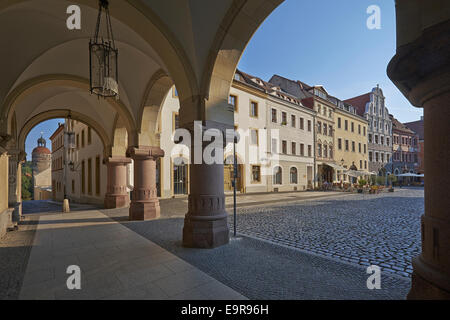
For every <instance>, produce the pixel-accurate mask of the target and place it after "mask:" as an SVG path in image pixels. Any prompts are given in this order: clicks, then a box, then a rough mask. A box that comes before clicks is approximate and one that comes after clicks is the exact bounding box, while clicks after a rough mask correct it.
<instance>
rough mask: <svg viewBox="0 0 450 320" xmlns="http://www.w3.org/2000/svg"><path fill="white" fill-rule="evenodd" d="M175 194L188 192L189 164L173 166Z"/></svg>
mask: <svg viewBox="0 0 450 320" xmlns="http://www.w3.org/2000/svg"><path fill="white" fill-rule="evenodd" d="M173 194H174V195H180V194H187V165H186V164H184V163H183V164H180V165H174V166H173Z"/></svg>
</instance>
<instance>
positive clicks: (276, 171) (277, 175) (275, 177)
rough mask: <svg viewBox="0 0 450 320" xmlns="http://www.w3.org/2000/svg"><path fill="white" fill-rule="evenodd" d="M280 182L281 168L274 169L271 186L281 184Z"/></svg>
mask: <svg viewBox="0 0 450 320" xmlns="http://www.w3.org/2000/svg"><path fill="white" fill-rule="evenodd" d="M282 182H283V180H282V170H281V167H275V168H274V169H273V184H281V183H282Z"/></svg>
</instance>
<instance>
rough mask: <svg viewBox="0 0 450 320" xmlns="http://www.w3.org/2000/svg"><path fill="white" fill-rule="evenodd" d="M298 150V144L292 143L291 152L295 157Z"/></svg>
mask: <svg viewBox="0 0 450 320" xmlns="http://www.w3.org/2000/svg"><path fill="white" fill-rule="evenodd" d="M295 149H296V143H295V142H291V151H292V154H293V155H296V154H297V150H295Z"/></svg>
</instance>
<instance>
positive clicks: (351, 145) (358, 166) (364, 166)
mask: <svg viewBox="0 0 450 320" xmlns="http://www.w3.org/2000/svg"><path fill="white" fill-rule="evenodd" d="M367 127H368V124H367V120H366V119H364V118H362V117H360V116H359V115H357V114H356V113H355V111H354V108H353V107H352V106H349V105H345V104H341V105H340V106H339V107H337V108H336V109H335V144H336V148H335V150H336V151H335V160H336V163H337V164H339V165H340V166H342V167H344V168H345V169H346V170H354V171H362V172H367V173H368V161H369V157H368V146H367V130H368V128H367ZM342 171H343V170H338V171H337V175H336V179H337V181H342V182H349V181H351V180H352V179H351V177H349V176H348V174H345V173H343V172H342ZM344 172H345V170H344Z"/></svg>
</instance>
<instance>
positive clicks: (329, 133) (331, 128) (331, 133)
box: [328, 125, 333, 137]
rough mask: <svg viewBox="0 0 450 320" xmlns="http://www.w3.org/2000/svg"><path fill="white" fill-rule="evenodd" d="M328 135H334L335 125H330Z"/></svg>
mask: <svg viewBox="0 0 450 320" xmlns="http://www.w3.org/2000/svg"><path fill="white" fill-rule="evenodd" d="M328 135H329V136H330V137H332V136H333V126H330V125H329V126H328Z"/></svg>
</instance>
